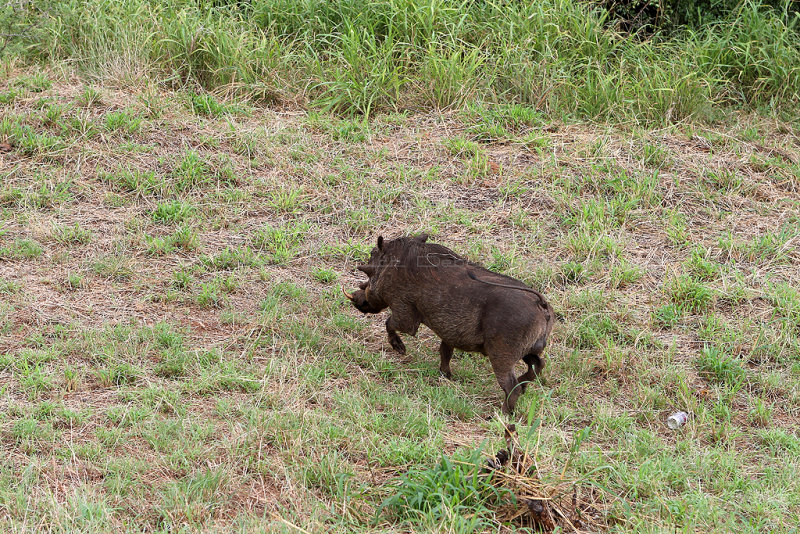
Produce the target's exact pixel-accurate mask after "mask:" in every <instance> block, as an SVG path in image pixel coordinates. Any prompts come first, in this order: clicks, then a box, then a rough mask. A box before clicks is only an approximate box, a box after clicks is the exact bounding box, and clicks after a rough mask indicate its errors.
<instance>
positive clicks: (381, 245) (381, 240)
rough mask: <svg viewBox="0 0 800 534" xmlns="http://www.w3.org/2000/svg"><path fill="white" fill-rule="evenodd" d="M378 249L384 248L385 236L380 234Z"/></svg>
mask: <svg viewBox="0 0 800 534" xmlns="http://www.w3.org/2000/svg"><path fill="white" fill-rule="evenodd" d="M378 250H383V236H382V235H379V236H378Z"/></svg>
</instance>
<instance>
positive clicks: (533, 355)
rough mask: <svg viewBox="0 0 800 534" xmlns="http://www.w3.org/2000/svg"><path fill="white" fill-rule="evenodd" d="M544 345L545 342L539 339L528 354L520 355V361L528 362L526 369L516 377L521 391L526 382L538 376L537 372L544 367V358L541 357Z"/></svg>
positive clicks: (523, 391) (523, 390)
mask: <svg viewBox="0 0 800 534" xmlns="http://www.w3.org/2000/svg"><path fill="white" fill-rule="evenodd" d="M544 347H545V342H544V341H540V342H538V343H536V345H535V346H534V347H533V349H531V351H530V352H529V353H528V354H526V355H525V356H523V357H522V361H524V362H525V363H527V364H528V370H527V371H525V373H523V374H522V375H520V377H519V378H518V379H517V380H519V382H520V386H519V387H520V389H521V390H522V393H525V388H526V387H527V385H528V382H532V381H533V379H534V378H536V377H537V376H539V373H541V372H542V369H543V368H544V359H543V358H542V352H543V351H544Z"/></svg>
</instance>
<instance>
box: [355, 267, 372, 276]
mask: <svg viewBox="0 0 800 534" xmlns="http://www.w3.org/2000/svg"><path fill="white" fill-rule="evenodd" d="M356 269H358V270H359V271H361V272H362V273H364V274H366V275H367V276H372V275H373V274H375V266H374V265H359V266H358V267H356Z"/></svg>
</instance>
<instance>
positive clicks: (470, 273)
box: [467, 271, 546, 302]
mask: <svg viewBox="0 0 800 534" xmlns="http://www.w3.org/2000/svg"><path fill="white" fill-rule="evenodd" d="M467 276H469V277H470V278H472V279H473V280H475V281H476V282H480V283H481V284H487V285H490V286H497V287H507V288H508V289H519V290H520V291H527V292H528V293H533V294H534V295H536V296H537V297H539V300H541V301H542V302H546V301H545V300H544V296H542V294H541V293H539V292H538V291H536V290H535V289H531V288H529V287H519V286H511V285H507V284H498V283H497V282H489V281H487V280H481V279H480V278H478V277H477V276H475V273H474V272H472V271H467Z"/></svg>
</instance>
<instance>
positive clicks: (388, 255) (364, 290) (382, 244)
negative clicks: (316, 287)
mask: <svg viewBox="0 0 800 534" xmlns="http://www.w3.org/2000/svg"><path fill="white" fill-rule="evenodd" d="M407 239H408V238H400V239H395V240H393V241H384V239H383V236H378V243H377V245H376V246H375V247H374V248H373V249H372V252H371V253H370V255H369V261H368V262H367V263H366V264H364V265H359V266H358V267H357V268H358V270H359V271H361V272H363V273H364V274H366V275H367V277H368V278H369V279H368V280H367V281H366V282H362V283H360V284H359V285H358V287H359V289H358V290H357V291H355V292H353V293H348V292H347V291H345V290H344V288H342V292H343V293H344V295H345V296H346V297H347V298H348V299H350V302H352V303H353V306H355V307H356V309H357V310H358V311H360V312H362V313H380V312H382V311H383V310H385V309H386V308H387V307H389V304H387V303H386V301H385V300H384V297H383V296H382V295H381V287H382V285H384V284H381V283H379V280H380V279H381V275H382V274H383V273H384V272H385V271H386V267H389V266H395V267H396V266H397V265H396V264H397V258H398V252H400V251H399V250H395V249H398V248H400V247H403V246H404V245H405V242H406V241H407ZM427 239H428V236H427V235H424V234H423V235H420V236H416V237H414V238H413V240H414V241H416V242H417V243H419V244H422V243H425V241H427Z"/></svg>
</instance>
